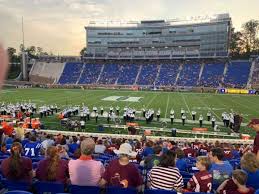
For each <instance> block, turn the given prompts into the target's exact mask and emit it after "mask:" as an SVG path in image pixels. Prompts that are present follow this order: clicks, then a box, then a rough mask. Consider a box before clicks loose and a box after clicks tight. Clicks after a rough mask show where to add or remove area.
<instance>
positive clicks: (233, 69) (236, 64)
mask: <svg viewBox="0 0 259 194" xmlns="http://www.w3.org/2000/svg"><path fill="white" fill-rule="evenodd" d="M250 68H251V64H250V62H249V61H232V62H231V63H229V65H228V71H227V73H226V76H225V79H224V83H225V85H226V86H227V87H234V88H244V87H246V85H247V81H248V77H249V73H250Z"/></svg>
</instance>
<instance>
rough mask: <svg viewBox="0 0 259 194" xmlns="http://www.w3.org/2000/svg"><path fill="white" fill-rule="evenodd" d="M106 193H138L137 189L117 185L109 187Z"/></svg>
mask: <svg viewBox="0 0 259 194" xmlns="http://www.w3.org/2000/svg"><path fill="white" fill-rule="evenodd" d="M105 193H106V194H137V193H138V192H137V190H136V189H133V188H127V189H124V188H117V187H107V188H106V192H105Z"/></svg>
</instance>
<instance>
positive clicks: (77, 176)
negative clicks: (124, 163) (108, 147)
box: [68, 138, 105, 186]
mask: <svg viewBox="0 0 259 194" xmlns="http://www.w3.org/2000/svg"><path fill="white" fill-rule="evenodd" d="M94 148H95V142H94V140H93V139H92V138H86V139H85V140H83V141H82V142H81V146H80V149H81V156H80V158H79V159H77V160H70V161H69V163H68V169H69V175H70V180H71V184H72V185H79V186H98V184H99V182H100V180H101V176H102V174H103V173H104V171H105V169H104V167H103V164H102V163H101V162H100V161H95V160H93V158H92V156H91V155H92V154H93V153H94Z"/></svg>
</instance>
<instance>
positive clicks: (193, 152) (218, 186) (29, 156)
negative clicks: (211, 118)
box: [0, 131, 259, 194]
mask: <svg viewBox="0 0 259 194" xmlns="http://www.w3.org/2000/svg"><path fill="white" fill-rule="evenodd" d="M1 145H2V146H1V153H0V157H1V174H2V176H3V177H4V178H6V179H8V180H12V181H14V180H15V181H27V182H29V183H32V182H34V181H35V179H37V180H39V181H49V182H56V181H58V182H61V183H63V184H65V185H69V184H72V185H79V186H99V187H101V188H103V187H110V186H112V187H120V188H135V189H137V190H138V191H143V189H147V188H149V189H162V190H175V191H178V192H187V191H189V192H190V191H191V192H208V193H210V192H213V191H217V192H218V193H228V192H229V193H249V194H250V193H251V194H252V193H254V192H255V190H256V189H259V183H258V180H259V163H258V162H259V161H258V160H257V159H256V155H255V154H254V153H253V152H252V151H253V149H252V147H251V146H244V145H232V144H227V143H224V144H223V143H220V142H218V141H217V142H215V143H214V144H213V143H207V142H199V141H198V140H196V141H194V142H190V143H186V142H174V141H169V140H162V139H158V140H149V139H146V138H142V139H141V140H137V139H122V138H108V137H107V138H98V137H85V136H80V135H77V136H64V135H62V134H57V135H50V134H46V133H44V132H36V131H31V132H28V133H26V134H25V135H24V137H23V138H17V137H16V136H15V135H9V136H4V135H3V137H2V144H1Z"/></svg>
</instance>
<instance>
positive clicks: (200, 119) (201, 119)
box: [199, 115, 203, 127]
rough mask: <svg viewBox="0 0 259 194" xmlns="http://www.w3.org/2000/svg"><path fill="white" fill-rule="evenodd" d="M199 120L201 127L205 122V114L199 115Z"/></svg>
mask: <svg viewBox="0 0 259 194" xmlns="http://www.w3.org/2000/svg"><path fill="white" fill-rule="evenodd" d="M199 122H200V127H202V122H203V116H202V115H200V117H199Z"/></svg>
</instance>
